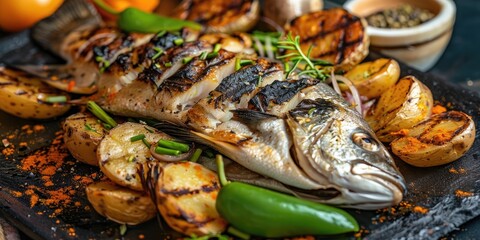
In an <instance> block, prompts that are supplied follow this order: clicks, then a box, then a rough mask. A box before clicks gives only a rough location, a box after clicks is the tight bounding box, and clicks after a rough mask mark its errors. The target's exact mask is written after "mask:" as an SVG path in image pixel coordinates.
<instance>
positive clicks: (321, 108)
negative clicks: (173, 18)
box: [34, 0, 406, 209]
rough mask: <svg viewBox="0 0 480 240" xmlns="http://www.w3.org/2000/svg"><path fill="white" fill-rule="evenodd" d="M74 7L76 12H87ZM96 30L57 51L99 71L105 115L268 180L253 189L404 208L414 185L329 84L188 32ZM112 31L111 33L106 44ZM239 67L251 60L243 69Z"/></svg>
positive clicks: (372, 206)
mask: <svg viewBox="0 0 480 240" xmlns="http://www.w3.org/2000/svg"><path fill="white" fill-rule="evenodd" d="M72 2H74V3H75V2H76V1H75V0H73V1H68V2H67V3H72ZM76 3H77V5H75V7H74V8H72V9H73V10H75V9H78V8H81V6H82V4H83V5H86V3H85V2H84V1H78V2H76ZM72 9H66V10H72ZM61 10H64V11H65V8H64V9H61ZM87 10H88V8H83V9H82V11H87ZM57 13H59V12H57ZM60 13H61V11H60ZM66 14H69V13H68V11H67V13H66ZM92 14H93V13H92ZM55 18H61V15H60V14H57V15H56V16H53V18H50V19H48V20H47V21H46V22H41V23H40V24H39V25H38V26H37V28H39V29H41V30H42V31H39V30H38V29H37V30H35V31H34V36H38V35H39V34H40V35H41V36H42V37H40V38H38V39H39V40H40V41H39V42H40V43H41V44H47V43H48V41H46V39H48V35H49V34H54V33H58V32H59V31H60V30H61V28H60V27H59V25H60V24H59V23H58V22H57V23H56V24H52V21H55ZM325 21H327V20H325ZM45 23H48V24H50V25H53V26H55V28H54V30H55V31H50V32H49V28H48V25H45ZM89 29H90V30H84V31H73V32H70V33H69V34H64V35H67V37H66V39H67V40H68V42H67V43H65V44H63V46H80V47H76V48H72V47H70V48H68V47H66V48H61V49H57V50H62V51H63V52H62V53H58V54H59V55H62V56H64V57H66V58H69V59H73V60H71V62H80V63H82V64H85V65H88V66H90V67H91V66H95V67H96V71H97V72H99V71H100V72H101V73H99V74H98V79H96V81H95V86H96V88H97V89H98V90H97V91H98V92H97V93H96V94H95V96H94V97H95V98H96V99H97V102H98V103H99V104H101V106H102V107H103V108H104V109H106V110H107V111H110V112H112V113H115V114H118V115H122V116H129V117H146V118H153V119H156V120H159V121H162V122H163V123H162V124H159V125H158V127H159V128H161V129H162V130H165V131H166V132H168V133H170V134H174V135H176V136H178V137H184V138H185V140H188V139H190V140H195V141H198V142H200V143H203V144H207V145H209V146H212V147H213V148H215V149H216V150H218V151H219V152H221V153H223V154H224V155H226V156H228V157H229V158H231V159H232V160H234V161H235V162H236V163H238V164H240V165H241V166H243V167H244V168H245V169H248V170H250V171H253V172H255V173H257V174H260V175H261V176H262V177H261V179H260V178H259V180H258V181H251V180H252V179H249V182H253V183H256V184H259V185H262V186H267V187H272V188H274V189H277V190H282V191H286V192H289V193H292V194H296V195H298V196H301V197H306V198H309V199H312V200H314V201H319V202H326V203H332V204H337V205H340V206H345V207H353V208H360V209H378V208H382V207H387V206H391V205H394V204H397V203H399V202H400V201H401V199H402V196H403V193H404V191H405V189H406V186H405V183H404V180H403V178H402V176H401V174H400V173H399V171H398V169H397V168H396V167H395V164H394V162H393V160H392V158H391V156H390V154H389V153H388V151H387V150H386V149H385V147H384V146H383V145H382V144H381V143H380V142H379V141H378V139H377V138H376V137H375V135H374V133H373V132H372V131H371V129H370V128H369V127H368V125H367V123H366V122H365V121H364V120H363V119H362V117H361V116H360V114H359V113H357V112H355V111H354V110H353V109H352V108H351V106H350V105H349V104H348V103H347V102H346V101H345V100H344V99H343V98H341V97H340V96H339V95H338V94H336V93H335V92H334V91H333V90H332V89H331V88H330V87H329V86H328V85H326V84H324V83H320V82H318V80H316V79H311V78H309V77H305V76H296V75H295V74H293V75H291V77H290V78H289V79H284V74H283V68H282V65H281V64H279V63H277V62H275V61H273V60H269V59H262V58H256V57H255V56H251V55H246V54H244V53H234V52H231V51H228V50H225V49H220V50H218V51H217V52H213V49H214V47H213V46H212V45H211V44H210V43H209V42H207V41H202V40H198V41H197V40H192V39H189V41H185V42H183V43H181V44H179V43H176V42H177V41H175V39H177V38H178V37H179V36H180V37H182V38H184V39H185V38H187V37H186V36H191V35H189V34H185V33H184V32H181V33H179V34H173V33H162V34H156V35H155V34H150V35H133V34H125V33H121V32H118V31H116V30H114V29H110V28H108V27H102V26H100V27H99V26H96V27H90V28H89ZM65 30H68V31H71V29H65ZM105 31H107V32H109V35H108V38H106V39H103V38H104V37H103V36H105V35H101V33H102V34H103V32H105ZM96 34H97V35H96ZM98 34H100V36H98ZM110 34H111V35H110ZM54 36H58V35H54ZM82 36H83V37H82ZM84 36H89V38H90V40H85V39H84ZM52 38H53V36H52ZM190 40H191V41H190ZM125 41H126V42H125ZM212 43H213V42H212ZM52 50H55V49H52ZM240 59H248V60H251V62H250V63H249V64H247V65H245V66H243V67H241V68H240V69H238V70H237V71H236V69H235V68H236V67H235V65H237V64H236V62H237V60H240ZM78 69H79V70H81V65H78ZM79 80H81V79H79ZM250 176H251V175H250ZM238 179H239V180H242V177H241V176H240V177H238ZM265 179H267V181H263V180H265ZM271 183H274V184H271Z"/></svg>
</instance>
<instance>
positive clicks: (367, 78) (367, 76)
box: [340, 58, 400, 99]
mask: <svg viewBox="0 0 480 240" xmlns="http://www.w3.org/2000/svg"><path fill="white" fill-rule="evenodd" d="M344 76H345V77H346V78H348V79H349V80H350V81H352V83H353V84H354V85H355V87H356V88H357V90H358V92H359V93H360V95H361V96H365V97H367V98H368V99H373V98H377V97H379V96H380V95H382V93H384V92H385V91H387V89H388V88H389V87H391V86H393V85H395V83H396V82H397V81H398V78H399V77H400V66H399V65H398V62H397V61H395V60H394V59H387V58H379V59H377V60H375V61H372V62H365V63H361V64H359V65H357V66H355V67H353V68H352V69H351V70H350V71H348V72H347V73H345V75H344ZM340 88H341V89H342V90H348V87H347V86H345V85H344V84H340Z"/></svg>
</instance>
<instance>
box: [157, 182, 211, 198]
mask: <svg viewBox="0 0 480 240" xmlns="http://www.w3.org/2000/svg"><path fill="white" fill-rule="evenodd" d="M218 189H220V185H218V183H216V182H211V183H210V184H207V185H202V186H201V187H200V189H193V190H192V189H188V188H183V189H175V190H172V191H169V190H166V189H164V188H162V190H161V191H162V193H164V194H165V195H173V196H174V197H176V198H179V197H182V196H185V195H196V194H199V193H211V192H214V191H217V190H218Z"/></svg>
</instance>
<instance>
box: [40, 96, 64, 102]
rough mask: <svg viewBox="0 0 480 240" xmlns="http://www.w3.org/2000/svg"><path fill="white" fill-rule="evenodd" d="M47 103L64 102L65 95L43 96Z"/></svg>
mask: <svg viewBox="0 0 480 240" xmlns="http://www.w3.org/2000/svg"><path fill="white" fill-rule="evenodd" d="M44 102H47V103H64V102H67V96H48V97H46V98H45V101H44Z"/></svg>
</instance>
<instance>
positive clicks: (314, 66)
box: [277, 33, 331, 80]
mask: <svg viewBox="0 0 480 240" xmlns="http://www.w3.org/2000/svg"><path fill="white" fill-rule="evenodd" d="M277 44H278V45H277V47H278V48H279V49H284V50H289V51H290V52H289V53H287V54H285V55H281V56H277V59H283V60H284V63H285V65H288V67H287V69H288V70H287V71H286V77H287V78H288V76H289V75H290V74H291V73H292V72H294V71H295V70H296V69H300V66H301V65H305V67H304V68H303V69H300V70H301V71H300V73H299V75H301V74H305V75H310V76H312V77H314V78H318V79H321V80H324V79H326V78H327V77H328V75H327V74H326V73H325V71H323V69H320V68H322V67H324V66H331V64H330V63H328V62H326V61H323V60H320V59H311V58H310V53H311V51H312V45H311V46H310V47H309V48H308V51H307V53H304V52H303V51H302V48H301V47H300V36H295V37H293V36H292V34H291V33H289V34H288V35H287V38H286V40H282V41H278V43H277ZM289 62H293V66H290V63H289Z"/></svg>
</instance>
